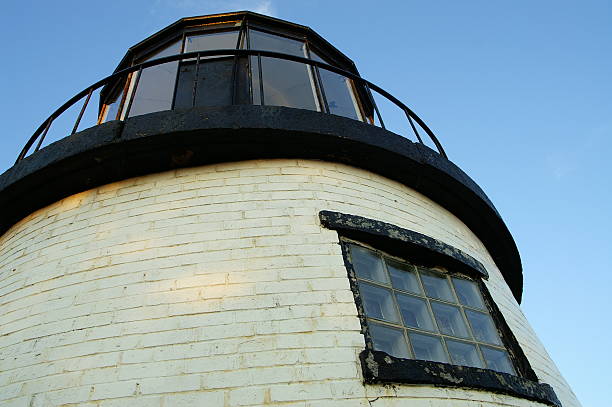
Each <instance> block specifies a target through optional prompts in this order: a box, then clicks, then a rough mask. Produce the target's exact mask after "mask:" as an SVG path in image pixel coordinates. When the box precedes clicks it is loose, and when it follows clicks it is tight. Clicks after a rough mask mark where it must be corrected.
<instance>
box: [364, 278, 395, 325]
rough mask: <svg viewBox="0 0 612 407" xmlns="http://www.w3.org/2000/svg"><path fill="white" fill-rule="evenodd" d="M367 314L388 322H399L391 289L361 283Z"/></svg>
mask: <svg viewBox="0 0 612 407" xmlns="http://www.w3.org/2000/svg"><path fill="white" fill-rule="evenodd" d="M359 292H360V293H361V297H362V299H363V305H364V307H365V312H366V315H367V316H369V317H371V318H376V319H381V320H385V321H388V322H399V317H398V315H397V310H396V309H395V304H393V297H392V296H391V291H389V290H386V289H384V288H381V287H376V286H373V285H370V284H365V283H359Z"/></svg>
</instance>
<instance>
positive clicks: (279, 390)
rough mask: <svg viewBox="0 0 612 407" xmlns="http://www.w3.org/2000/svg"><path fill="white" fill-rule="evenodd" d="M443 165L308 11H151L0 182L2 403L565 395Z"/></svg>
mask: <svg viewBox="0 0 612 407" xmlns="http://www.w3.org/2000/svg"><path fill="white" fill-rule="evenodd" d="M381 100H384V101H385V103H391V104H393V105H394V106H395V107H396V108H397V109H399V111H400V112H401V113H402V115H403V116H404V118H405V122H404V127H403V131H401V132H399V133H398V132H392V131H390V130H389V129H388V128H387V127H386V125H385V115H384V111H381V109H379V106H378V103H379V102H380V101H381ZM92 111H94V112H95V115H94V116H95V120H93V121H91V120H89V119H90V118H91V115H90V114H89V113H90V112H92ZM88 112H89V113H88ZM70 113H74V115H73V116H70V120H71V121H70V123H71V125H70V126H69V128H68V129H67V130H66V131H65V134H63V137H61V138H60V139H59V140H57V141H55V142H52V143H49V137H50V136H49V135H50V134H51V133H52V132H53V131H54V129H57V126H58V123H62V122H63V121H65V120H66V118H67V117H68V115H69V114H70ZM387 124H389V122H388V120H387ZM451 159H452V157H449V156H448V155H447V153H446V151H445V150H444V148H443V145H442V143H441V142H440V140H439V139H438V138H437V137H436V135H435V134H434V133H433V131H432V130H431V129H430V128H429V127H428V126H427V124H426V123H425V122H424V121H423V120H422V119H421V118H420V117H419V116H418V115H417V113H415V112H414V111H413V110H412V109H411V108H410V107H409V106H407V105H405V104H404V103H403V102H402V101H401V100H400V99H399V98H397V97H395V96H393V94H392V93H390V92H389V90H385V89H382V88H381V87H379V86H377V85H376V83H375V80H374V78H362V77H361V75H360V74H359V72H358V70H357V67H356V66H355V64H354V63H353V62H352V61H351V59H349V57H347V56H346V55H344V54H343V53H342V52H341V51H339V50H338V49H336V48H335V47H334V46H333V45H331V44H330V43H329V42H328V41H326V40H325V39H324V38H322V37H321V36H319V35H318V34H317V33H316V32H314V31H313V30H311V29H310V28H308V27H305V26H302V25H297V24H294V23H291V22H287V21H282V20H279V19H275V18H271V17H267V16H263V15H260V14H255V13H251V12H235V13H227V14H216V15H209V16H199V17H189V18H183V19H181V20H179V21H177V22H176V23H174V24H172V25H170V26H168V27H166V28H164V29H163V30H161V31H159V32H158V33H156V34H153V35H152V36H150V37H149V38H147V39H144V40H143V41H141V42H140V43H138V44H136V45H134V46H133V47H132V48H130V49H129V50H128V51H127V53H126V55H125V57H124V58H123V59H122V60H121V62H120V63H119V65H118V66H117V68H116V70H115V71H114V72H113V73H111V74H110V75H109V76H107V77H106V78H102V79H100V80H99V81H98V82H96V83H94V84H92V85H91V86H89V87H88V88H86V89H84V90H83V91H82V92H80V93H79V94H77V95H75V96H74V97H73V98H71V99H70V100H69V101H68V102H67V103H66V104H64V105H62V106H60V107H59V108H57V110H56V111H55V112H54V113H53V114H52V115H51V116H50V117H48V118H47V119H45V120H44V121H43V122H42V123H41V125H40V126H39V128H38V129H37V130H36V132H35V133H34V134H33V135H32V136H31V137H30V138H29V139H28V140H27V141H26V143H25V145H24V148H23V150H22V151H21V153H20V154H19V156H18V157H16V162H15V165H14V166H13V167H12V168H10V169H9V170H7V171H6V172H5V173H4V174H2V175H1V176H0V207H1V208H2V209H3V215H2V217H1V220H0V234H1V235H0V281H1V285H0V287H1V288H0V319H1V321H2V323H1V324H0V333H1V335H0V401H1V404H2V405H5V406H89V407H93V406H96V407H110V406H153V407H167V406H187V405H189V406H196V405H202V406H257V405H270V406H347V407H348V406H364V407H368V406H382V407H385V406H398V405H402V406H403V405H407V406H423V405H431V406H450V405H453V406H454V405H462V406H474V407H476V406H483V405H495V406H542V405H548V406H555V407H559V406H564V407H570V406H579V405H580V404H579V402H578V401H577V400H576V397H575V396H574V394H573V392H572V391H571V389H570V388H569V386H568V384H567V383H566V382H565V380H564V379H563V377H562V376H561V374H560V373H559V371H558V369H557V368H556V366H555V364H554V362H553V361H552V360H551V359H550V357H549V356H548V354H547V352H546V350H545V349H544V347H543V345H542V344H541V343H540V341H539V340H538V338H537V336H536V335H535V333H534V332H533V330H532V329H531V327H530V325H529V323H528V321H527V320H526V319H525V316H524V315H523V313H522V312H521V309H520V302H521V295H522V290H523V276H522V267H521V260H520V256H519V252H518V249H517V247H516V245H515V242H514V240H513V238H512V235H511V234H510V231H509V230H508V228H507V227H506V225H505V223H504V221H503V219H502V218H501V216H500V214H499V213H498V212H497V210H496V209H495V206H494V205H493V203H492V202H491V201H490V200H489V199H488V198H487V196H486V194H485V193H484V192H483V191H482V189H481V188H480V187H479V186H478V185H477V184H476V183H475V182H474V181H473V180H472V179H471V178H470V177H469V176H468V175H467V174H465V173H464V172H463V171H462V170H461V169H460V168H459V167H457V166H456V165H455V164H453V162H452V161H451ZM475 159H477V158H475Z"/></svg>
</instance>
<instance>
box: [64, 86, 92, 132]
mask: <svg viewBox="0 0 612 407" xmlns="http://www.w3.org/2000/svg"><path fill="white" fill-rule="evenodd" d="M92 93H93V88H90V89H89V92H88V93H87V97H86V98H85V103H83V107H82V108H81V111H80V112H79V117H77V119H76V122H75V123H74V127H73V128H72V133H70V135H71V136H72V135H73V134H74V133H76V132H77V129H78V128H79V123H81V119H82V118H83V113H85V109H87V104H88V103H89V98H91V94H92Z"/></svg>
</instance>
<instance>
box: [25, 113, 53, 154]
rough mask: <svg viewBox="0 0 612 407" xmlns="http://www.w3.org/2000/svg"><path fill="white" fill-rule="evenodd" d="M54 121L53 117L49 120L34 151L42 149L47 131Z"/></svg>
mask: <svg viewBox="0 0 612 407" xmlns="http://www.w3.org/2000/svg"><path fill="white" fill-rule="evenodd" d="M52 122H53V119H49V120H47V125H46V126H45V130H44V131H43V132H42V134H41V135H40V138H39V139H38V143H37V144H36V148H35V149H34V152H37V151H38V150H40V146H41V145H42V143H43V140H44V139H45V136H46V135H47V132H48V131H49V128H50V127H51V123H52ZM26 154H27V151H26ZM24 156H25V154H24ZM22 158H23V157H22Z"/></svg>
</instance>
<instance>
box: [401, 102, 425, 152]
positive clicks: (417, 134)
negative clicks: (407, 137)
mask: <svg viewBox="0 0 612 407" xmlns="http://www.w3.org/2000/svg"><path fill="white" fill-rule="evenodd" d="M404 114H405V115H406V117H407V118H408V122H409V123H410V126H411V127H412V131H413V132H414V134H415V136H416V138H417V140H419V143H421V144H425V143H423V140H422V139H421V136H420V135H419V132H418V131H417V128H416V126H415V125H414V122H413V121H412V117H410V113H409V112H407V111H406V110H404Z"/></svg>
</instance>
